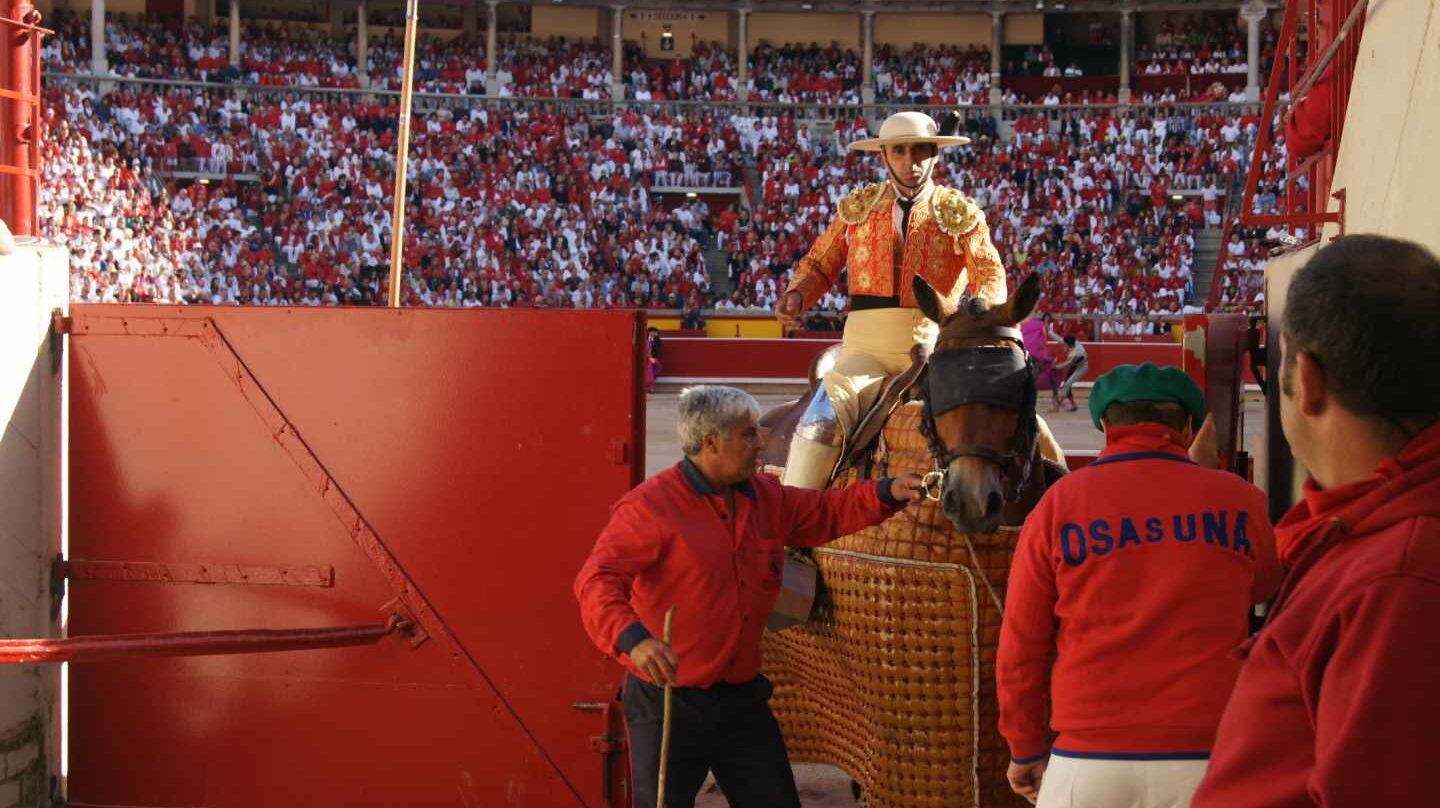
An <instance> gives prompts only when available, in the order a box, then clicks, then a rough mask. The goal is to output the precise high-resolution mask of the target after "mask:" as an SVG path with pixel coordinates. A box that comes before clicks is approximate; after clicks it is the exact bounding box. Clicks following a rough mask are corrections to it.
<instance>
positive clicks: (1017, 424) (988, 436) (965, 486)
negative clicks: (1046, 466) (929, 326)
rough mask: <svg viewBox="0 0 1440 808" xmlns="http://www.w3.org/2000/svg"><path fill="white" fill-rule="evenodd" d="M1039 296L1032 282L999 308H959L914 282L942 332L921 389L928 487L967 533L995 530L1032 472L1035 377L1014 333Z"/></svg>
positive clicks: (979, 302)
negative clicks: (929, 459) (930, 468)
mask: <svg viewBox="0 0 1440 808" xmlns="http://www.w3.org/2000/svg"><path fill="white" fill-rule="evenodd" d="M1039 297H1040V277H1039V275H1038V274H1031V275H1030V277H1028V278H1026V279H1025V281H1024V282H1023V283H1021V284H1020V287H1019V288H1018V289H1016V290H1015V295H1014V297H1012V298H1010V299H1009V300H1008V301H1006V302H1005V303H1002V304H1000V305H998V306H993V307H989V306H986V303H985V301H984V300H983V299H980V298H967V299H964V300H962V301H961V302H960V305H959V307H958V308H956V307H954V306H952V305H951V304H950V303H949V302H948V301H946V300H945V299H943V298H941V297H940V295H939V294H938V293H937V292H936V291H935V289H934V288H932V287H931V286H930V284H928V283H926V282H925V281H924V280H923V279H921V278H919V277H916V278H915V298H916V300H917V301H918V302H919V303H920V309H921V310H922V311H924V312H925V315H926V316H927V317H929V318H930V319H932V320H934V321H935V322H936V323H939V324H940V335H939V337H938V338H937V339H936V342H935V350H934V352H933V353H932V354H931V356H930V370H929V373H928V375H927V376H926V381H925V390H924V394H925V415H924V419H923V422H922V423H923V425H924V429H925V433H926V435H925V436H926V439H927V440H928V441H929V443H930V451H931V453H932V454H933V455H934V456H935V467H936V473H935V474H933V475H932V476H931V477H929V478H927V482H928V483H931V484H932V487H937V486H938V488H939V489H940V490H939V499H940V504H941V508H942V509H943V510H944V512H945V515H946V516H947V517H948V518H949V519H950V521H951V522H952V523H953V524H954V525H955V527H956V528H958V529H959V530H961V531H962V532H965V533H992V532H994V531H995V529H996V528H997V527H999V525H1000V520H1001V518H1002V516H1003V515H1004V512H1005V505H1006V504H1007V503H1008V502H1011V501H1014V500H1017V499H1018V498H1019V496H1020V494H1021V493H1022V492H1023V491H1024V488H1025V486H1026V484H1027V483H1028V482H1029V481H1030V478H1031V475H1032V472H1035V471H1037V468H1036V464H1038V462H1039V461H1038V460H1037V459H1036V458H1037V450H1036V444H1035V440H1036V434H1037V433H1036V430H1037V425H1036V421H1035V376H1034V372H1033V370H1032V368H1031V366H1030V361H1029V360H1030V357H1029V355H1028V354H1027V353H1026V352H1025V343H1024V340H1022V339H1021V337H1020V331H1019V330H1018V329H1017V328H1016V327H1015V325H1016V323H1019V322H1020V321H1022V320H1024V319H1025V318H1026V317H1027V316H1029V314H1030V312H1031V310H1033V309H1034V308H1035V303H1036V301H1037V300H1038V299H1039ZM937 477H938V478H939V479H938V480H936V478H937Z"/></svg>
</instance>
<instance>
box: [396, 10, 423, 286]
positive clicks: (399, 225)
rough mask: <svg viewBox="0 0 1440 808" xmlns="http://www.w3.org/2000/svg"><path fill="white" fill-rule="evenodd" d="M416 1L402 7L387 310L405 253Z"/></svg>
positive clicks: (417, 22)
mask: <svg viewBox="0 0 1440 808" xmlns="http://www.w3.org/2000/svg"><path fill="white" fill-rule="evenodd" d="M419 27H420V0H406V3H405V63H404V65H402V68H403V69H402V71H401V74H400V75H401V79H400V142H399V144H398V146H397V147H396V148H397V149H398V151H397V152H396V154H395V210H394V213H393V214H392V215H391V216H390V307H391V308H398V307H399V305H400V278H401V272H400V267H401V258H402V254H403V253H404V252H405V173H406V171H407V170H408V169H409V166H410V100H411V97H412V96H413V95H414V93H415V32H416V30H417V29H418V28H419Z"/></svg>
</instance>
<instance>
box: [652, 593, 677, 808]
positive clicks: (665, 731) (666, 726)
mask: <svg viewBox="0 0 1440 808" xmlns="http://www.w3.org/2000/svg"><path fill="white" fill-rule="evenodd" d="M674 623H675V607H674V606H671V607H670V611H668V612H666V613H665V646H666V647H667V648H668V647H669V646H670V629H671V627H672V626H673V625H674ZM674 695H675V694H674V692H673V689H672V687H671V685H670V684H668V683H667V684H666V685H665V718H664V720H663V722H662V723H661V725H660V783H659V788H658V789H657V790H656V792H655V808H665V770H666V769H667V768H669V765H668V764H669V763H670V703H671V700H672V699H673V698H674Z"/></svg>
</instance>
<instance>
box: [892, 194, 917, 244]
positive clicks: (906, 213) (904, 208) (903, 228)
mask: <svg viewBox="0 0 1440 808" xmlns="http://www.w3.org/2000/svg"><path fill="white" fill-rule="evenodd" d="M895 204H897V205H899V206H900V238H901V240H904V238H905V234H906V233H909V232H910V208H912V207H914V206H915V200H913V199H904V198H900V197H897V198H896V199H895Z"/></svg>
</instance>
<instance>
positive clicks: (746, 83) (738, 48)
mask: <svg viewBox="0 0 1440 808" xmlns="http://www.w3.org/2000/svg"><path fill="white" fill-rule="evenodd" d="M735 13H736V14H737V15H739V17H738V23H739V25H738V27H739V31H738V32H737V33H738V34H739V36H738V37H737V39H739V40H740V41H739V42H736V43H735V52H736V53H737V54H739V57H740V58H739V65H740V82H739V86H737V87H736V88H735V99H736V100H737V101H740V102H742V103H743V102H745V101H748V100H749V99H750V9H748V8H741V9H736V10H735Z"/></svg>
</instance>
